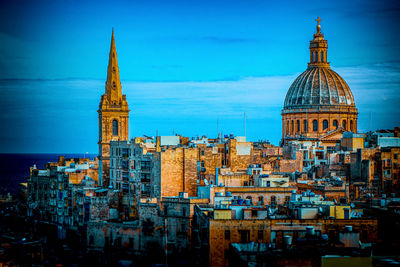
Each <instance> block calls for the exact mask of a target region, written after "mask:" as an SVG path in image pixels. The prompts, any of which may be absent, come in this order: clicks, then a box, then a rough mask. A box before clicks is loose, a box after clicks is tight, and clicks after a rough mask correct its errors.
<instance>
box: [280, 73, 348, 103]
mask: <svg viewBox="0 0 400 267" xmlns="http://www.w3.org/2000/svg"><path fill="white" fill-rule="evenodd" d="M311 106H353V107H354V106H355V103H354V97H353V94H352V93H351V91H350V88H349V86H348V85H347V83H346V82H345V80H344V79H343V78H342V77H340V76H339V74H337V73H336V72H334V71H333V70H331V69H330V68H329V67H309V68H308V69H307V70H306V71H305V72H303V73H302V74H300V76H299V77H297V79H296V80H295V81H294V82H293V84H292V85H291V86H290V88H289V91H288V93H287V94H286V98H285V103H284V107H283V108H284V109H291V108H308V107H311Z"/></svg>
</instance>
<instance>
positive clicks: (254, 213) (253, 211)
mask: <svg viewBox="0 0 400 267" xmlns="http://www.w3.org/2000/svg"><path fill="white" fill-rule="evenodd" d="M257 213H258V212H257V210H254V209H253V210H251V217H257Z"/></svg>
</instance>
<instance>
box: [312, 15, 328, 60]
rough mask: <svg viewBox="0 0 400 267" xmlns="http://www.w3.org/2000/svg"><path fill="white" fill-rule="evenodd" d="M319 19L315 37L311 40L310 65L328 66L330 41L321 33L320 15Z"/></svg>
mask: <svg viewBox="0 0 400 267" xmlns="http://www.w3.org/2000/svg"><path fill="white" fill-rule="evenodd" d="M316 21H317V32H316V33H315V34H314V39H313V40H311V41H310V63H308V66H309V67H328V68H329V63H328V62H327V58H328V54H327V52H328V41H327V40H325V39H324V35H323V34H322V33H321V24H320V22H321V19H320V18H319V17H318V18H317V19H316Z"/></svg>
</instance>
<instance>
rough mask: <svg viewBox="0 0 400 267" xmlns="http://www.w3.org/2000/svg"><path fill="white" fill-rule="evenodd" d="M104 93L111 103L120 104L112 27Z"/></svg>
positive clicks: (120, 95) (120, 97) (119, 87)
mask: <svg viewBox="0 0 400 267" xmlns="http://www.w3.org/2000/svg"><path fill="white" fill-rule="evenodd" d="M106 95H107V97H108V98H109V102H110V104H111V105H120V104H121V101H122V92H121V81H120V78H119V67H118V60H117V49H116V46H115V37H114V28H112V34H111V46H110V54H109V59H108V69H107V81H106Z"/></svg>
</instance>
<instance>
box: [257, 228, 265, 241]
mask: <svg viewBox="0 0 400 267" xmlns="http://www.w3.org/2000/svg"><path fill="white" fill-rule="evenodd" d="M263 239H264V231H263V230H258V240H263Z"/></svg>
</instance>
